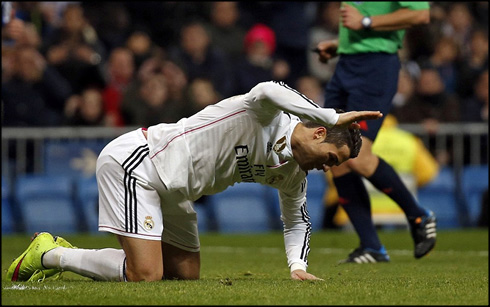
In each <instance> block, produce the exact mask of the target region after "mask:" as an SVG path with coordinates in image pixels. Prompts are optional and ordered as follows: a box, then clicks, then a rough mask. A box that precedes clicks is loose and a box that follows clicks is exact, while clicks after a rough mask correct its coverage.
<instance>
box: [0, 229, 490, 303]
mask: <svg viewBox="0 0 490 307" xmlns="http://www.w3.org/2000/svg"><path fill="white" fill-rule="evenodd" d="M379 234H380V238H381V240H382V242H383V243H384V245H385V247H386V249H387V250H388V253H389V254H390V257H391V263H380V264H369V265H366V264H364V265H356V264H344V265H337V261H338V260H340V259H342V258H345V257H346V256H347V254H348V253H349V252H351V251H352V249H354V248H355V247H357V245H358V239H357V236H356V235H355V234H354V233H349V232H336V231H328V232H315V233H313V234H312V237H311V251H310V255H309V269H308V271H309V272H310V273H312V274H314V275H316V276H318V277H321V278H323V279H324V281H306V282H298V281H293V280H290V278H289V270H288V268H287V264H286V256H285V252H284V247H283V237H282V234H281V233H267V234H257V235H224V234H212V233H205V234H202V235H201V246H202V247H201V279H200V280H198V281H160V282H151V283H145V282H139V283H120V282H95V281H92V280H90V279H88V278H84V277H81V276H79V275H76V274H74V273H71V272H64V273H63V276H62V277H61V279H60V280H49V279H48V280H46V281H44V282H43V283H25V282H23V283H21V282H11V281H7V280H5V274H6V271H7V268H8V267H9V265H10V263H11V261H12V259H13V258H15V257H17V256H18V255H20V253H22V252H23V251H24V250H25V248H27V246H28V244H29V240H30V235H25V236H23V235H16V236H2V305H488V303H489V301H488V298H489V296H488V285H489V284H488V229H471V230H456V231H439V232H438V241H437V244H436V248H435V250H434V251H432V252H431V253H430V254H429V255H428V256H426V257H424V258H422V259H419V260H417V259H415V258H414V257H413V246H412V245H413V243H412V240H411V238H410V235H409V234H408V231H403V230H402V231H390V232H382V231H380V233H379ZM64 237H65V238H66V239H68V240H69V241H70V242H71V243H72V244H74V245H76V246H78V247H81V248H104V247H115V248H119V246H118V244H117V241H116V238H115V237H113V236H111V235H100V236H93V235H92V236H91V235H82V234H81V235H66V236H64Z"/></svg>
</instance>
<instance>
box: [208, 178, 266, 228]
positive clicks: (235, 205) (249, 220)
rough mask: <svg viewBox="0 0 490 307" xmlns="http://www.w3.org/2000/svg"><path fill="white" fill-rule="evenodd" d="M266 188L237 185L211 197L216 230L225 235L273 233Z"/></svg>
mask: <svg viewBox="0 0 490 307" xmlns="http://www.w3.org/2000/svg"><path fill="white" fill-rule="evenodd" d="M265 196H266V194H265V186H263V185H261V184H258V183H238V184H235V185H234V186H231V187H228V188H227V189H226V190H225V191H223V192H220V193H217V194H214V195H209V196H208V197H209V203H208V204H209V206H210V210H211V212H212V216H213V217H214V218H215V220H216V224H217V228H218V229H217V230H218V231H220V232H224V233H257V232H266V231H269V230H271V229H272V228H271V226H270V216H269V210H268V208H267V200H266V197H265Z"/></svg>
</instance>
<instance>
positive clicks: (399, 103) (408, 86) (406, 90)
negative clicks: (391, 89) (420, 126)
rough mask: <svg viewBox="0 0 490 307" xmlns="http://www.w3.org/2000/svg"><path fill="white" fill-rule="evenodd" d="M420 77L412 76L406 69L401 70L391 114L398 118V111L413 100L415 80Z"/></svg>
mask: <svg viewBox="0 0 490 307" xmlns="http://www.w3.org/2000/svg"><path fill="white" fill-rule="evenodd" d="M418 76H419V74H418V75H415V76H414V75H412V74H411V73H410V72H409V71H408V69H407V68H406V67H403V66H402V68H401V69H400V73H399V76H398V89H397V91H396V94H395V96H393V109H392V110H391V113H392V114H393V115H394V116H395V117H396V118H398V112H399V111H398V110H399V109H400V108H402V107H403V106H404V105H406V104H407V103H408V102H409V101H410V99H412V97H413V95H414V93H415V80H416V79H415V78H417V77H418Z"/></svg>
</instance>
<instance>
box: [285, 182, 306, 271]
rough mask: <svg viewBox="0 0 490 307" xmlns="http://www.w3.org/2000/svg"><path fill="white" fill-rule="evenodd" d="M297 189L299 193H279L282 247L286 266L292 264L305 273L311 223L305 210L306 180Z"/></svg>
mask: <svg viewBox="0 0 490 307" xmlns="http://www.w3.org/2000/svg"><path fill="white" fill-rule="evenodd" d="M298 189H300V190H299V191H298V192H299V193H294V195H293V194H290V193H286V192H284V191H279V203H280V207H281V220H282V222H283V224H284V246H285V248H286V256H287V260H288V266H289V267H290V268H291V266H292V265H293V264H295V266H296V267H298V265H299V267H301V268H302V269H304V270H305V271H306V268H307V267H308V254H309V252H310V235H311V223H310V217H309V216H308V212H307V210H306V179H304V181H303V184H301V185H300V186H299V187H298Z"/></svg>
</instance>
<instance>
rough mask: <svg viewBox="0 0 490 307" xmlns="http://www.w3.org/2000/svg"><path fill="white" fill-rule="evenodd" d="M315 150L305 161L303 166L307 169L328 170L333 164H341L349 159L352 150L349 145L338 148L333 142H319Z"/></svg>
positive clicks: (313, 148)
mask: <svg viewBox="0 0 490 307" xmlns="http://www.w3.org/2000/svg"><path fill="white" fill-rule="evenodd" d="M311 149H312V150H313V151H312V152H311V153H310V155H308V156H307V159H305V161H303V163H302V165H301V164H300V166H301V168H302V169H303V170H305V171H309V170H312V169H317V170H320V171H324V172H327V171H328V170H329V169H330V168H331V167H332V166H336V165H340V164H341V163H343V162H345V161H347V160H348V159H349V155H350V150H349V147H347V145H343V146H342V147H340V148H337V146H335V145H334V144H331V143H317V144H316V146H312V148H311Z"/></svg>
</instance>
